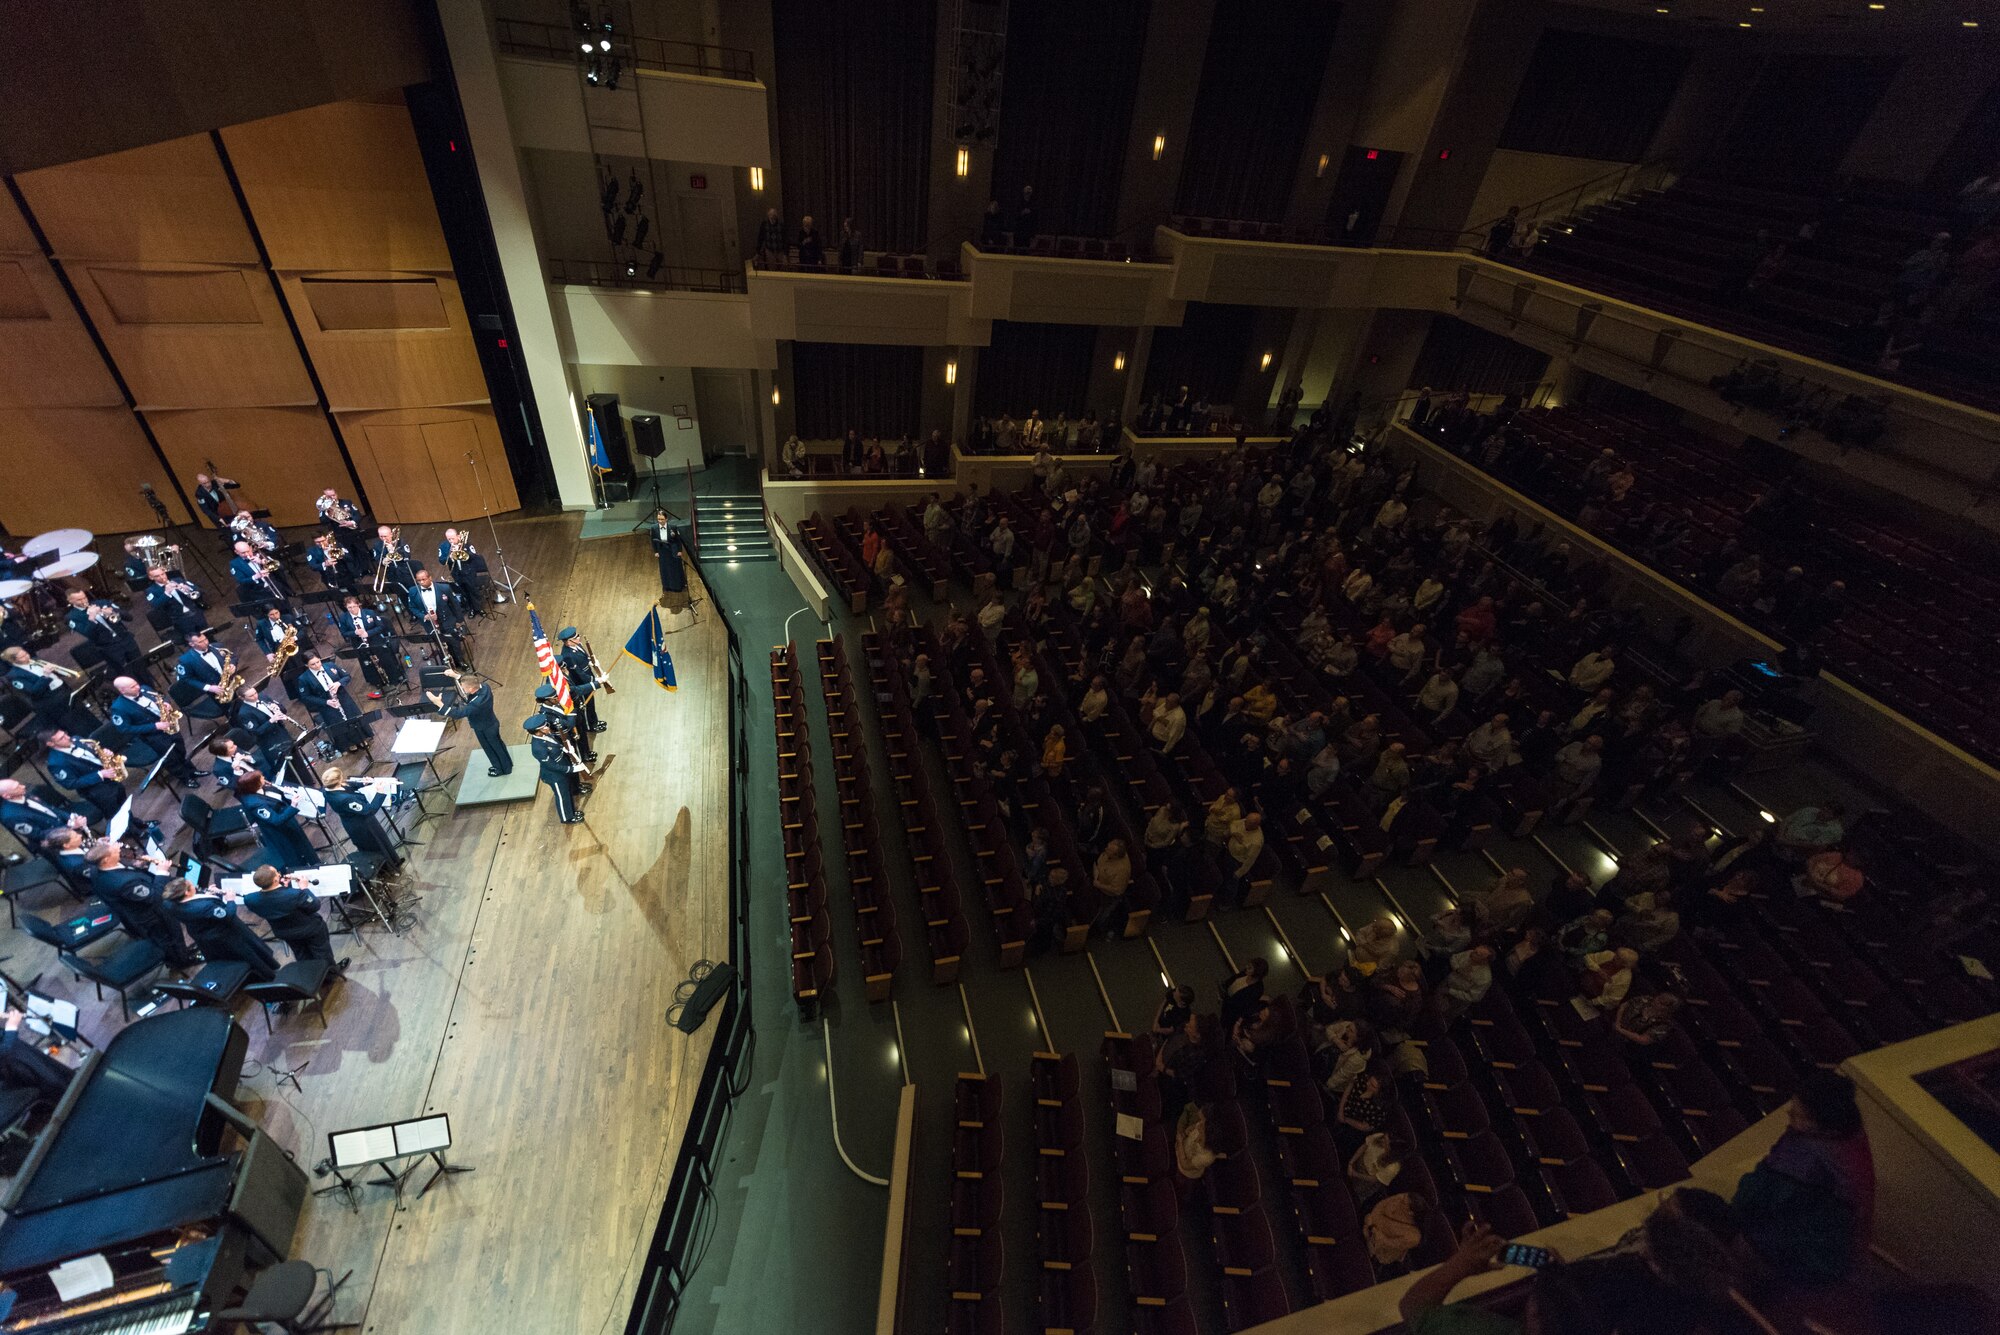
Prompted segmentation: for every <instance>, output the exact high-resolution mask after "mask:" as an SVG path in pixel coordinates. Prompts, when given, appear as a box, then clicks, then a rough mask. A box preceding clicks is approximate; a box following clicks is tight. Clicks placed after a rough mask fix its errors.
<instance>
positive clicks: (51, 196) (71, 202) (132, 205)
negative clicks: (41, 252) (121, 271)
mask: <svg viewBox="0 0 2000 1335" xmlns="http://www.w3.org/2000/svg"><path fill="white" fill-rule="evenodd" d="M18 184H19V185H20V187H21V193H22V194H23V195H25V196H26V197H27V200H28V207H29V208H30V209H32V210H34V214H35V221H36V222H38V223H40V224H41V228H42V234H43V235H44V236H46V237H48V239H49V248H50V249H51V250H53V251H54V252H55V254H56V258H57V259H60V260H64V261H68V260H149V261H158V260H179V261H184V262H187V263H207V264H255V263H257V244H256V242H255V241H253V240H252V239H251V236H250V229H249V227H248V226H247V225H245V223H244V221H243V210H242V209H241V208H240V207H238V205H237V203H236V193H235V191H233V190H231V189H230V188H229V177H228V176H227V175H226V174H225V173H224V172H223V169H222V159H221V158H220V157H219V156H218V155H217V154H216V151H215V143H214V141H213V140H211V139H210V138H209V137H208V136H207V135H205V134H200V135H189V136H187V137H185V138H181V139H170V140H167V141H166V142H165V143H160V144H152V145H149V146H148V147H146V148H135V149H131V150H129V151H127V152H124V153H110V154H107V155H105V156H104V157H101V158H90V159H87V160H85V161H82V162H71V163H65V164H64V165H63V166H60V167H45V168H43V169H42V170H41V171H32V172H24V173H22V175H21V176H20V178H19V182H18Z"/></svg>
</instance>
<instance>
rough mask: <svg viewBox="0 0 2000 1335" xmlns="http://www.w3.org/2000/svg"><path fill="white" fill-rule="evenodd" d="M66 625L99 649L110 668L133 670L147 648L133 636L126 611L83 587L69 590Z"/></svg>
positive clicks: (143, 657) (143, 659) (100, 654)
mask: <svg viewBox="0 0 2000 1335" xmlns="http://www.w3.org/2000/svg"><path fill="white" fill-rule="evenodd" d="M68 619H69V628H70V629H71V630H73V631H75V632H76V633H77V635H78V636H80V637H81V638H82V640H83V642H84V643H85V644H87V645H89V646H90V647H91V648H93V649H95V650H96V651H97V652H98V655H99V656H100V657H102V658H103V659H104V661H105V662H106V663H107V664H109V665H110V668H111V670H112V671H113V672H129V673H134V674H136V673H137V672H138V671H139V670H140V664H141V663H143V662H144V661H145V658H146V652H145V650H143V649H141V648H140V647H139V641H138V640H136V639H134V638H133V637H132V628H131V627H130V626H127V625H126V624H125V614H124V613H123V612H121V611H119V610H118V607H117V605H116V604H115V603H107V602H101V601H99V600H97V599H94V598H92V597H91V596H90V595H89V594H88V593H86V592H84V591H83V590H82V589H71V590H70V591H69V618H68Z"/></svg>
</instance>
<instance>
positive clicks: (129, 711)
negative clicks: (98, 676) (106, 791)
mask: <svg viewBox="0 0 2000 1335" xmlns="http://www.w3.org/2000/svg"><path fill="white" fill-rule="evenodd" d="M111 685H112V687H113V688H114V689H115V690H116V691H117V692H118V695H117V697H116V698H115V699H113V700H112V702H111V726H112V727H113V728H115V729H117V732H118V743H117V746H118V749H119V750H120V751H123V752H124V753H125V757H126V759H127V760H128V761H130V762H131V763H133V764H135V765H137V766H139V767H140V768H141V769H151V768H152V767H153V766H154V765H155V764H156V763H157V762H158V761H159V759H160V757H162V756H165V757H166V758H167V764H166V768H165V769H163V770H162V771H161V773H163V774H168V775H171V776H173V777H174V778H176V779H185V778H186V777H187V774H188V762H187V752H186V750H185V749H183V748H182V746H181V725H180V720H178V719H172V720H169V719H168V718H167V710H168V708H169V706H168V704H167V701H166V698H165V697H164V696H162V695H161V694H160V693H159V692H158V691H156V690H154V689H152V688H151V687H150V686H141V685H140V684H139V682H138V679H137V678H134V677H114V678H112V681H111Z"/></svg>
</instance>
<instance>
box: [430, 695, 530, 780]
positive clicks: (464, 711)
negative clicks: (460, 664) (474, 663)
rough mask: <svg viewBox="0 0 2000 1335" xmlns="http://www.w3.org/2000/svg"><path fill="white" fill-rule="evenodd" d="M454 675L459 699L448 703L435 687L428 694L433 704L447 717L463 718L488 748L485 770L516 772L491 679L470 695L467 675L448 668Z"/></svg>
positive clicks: (497, 774)
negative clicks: (502, 732) (495, 705)
mask: <svg viewBox="0 0 2000 1335" xmlns="http://www.w3.org/2000/svg"><path fill="white" fill-rule="evenodd" d="M446 671H447V672H448V673H449V675H450V677H451V679H452V680H453V681H454V682H457V683H458V702H457V703H456V704H452V705H447V704H445V702H444V697H443V696H441V695H439V694H438V693H437V692H436V691H429V692H426V694H427V695H428V696H429V697H430V702H431V705H432V707H433V708H435V709H436V710H437V711H438V712H439V713H441V714H443V715H444V716H445V717H446V718H462V719H464V720H465V723H466V726H467V727H469V728H471V729H472V735H473V736H474V737H477V738H478V739H479V748H480V750H482V751H484V752H486V772H487V773H488V774H490V775H492V776H493V777H494V778H496V779H497V778H499V777H500V776H501V775H503V774H512V773H513V772H514V757H513V756H511V755H509V754H508V753H507V744H506V743H505V742H503V741H501V740H500V720H498V719H497V718H495V717H494V716H493V686H492V684H491V683H490V682H484V681H482V682H480V683H479V687H478V689H477V690H475V691H473V692H472V693H471V694H470V695H468V694H466V691H465V678H464V677H463V676H462V675H461V674H460V673H458V672H455V671H451V670H450V669H446Z"/></svg>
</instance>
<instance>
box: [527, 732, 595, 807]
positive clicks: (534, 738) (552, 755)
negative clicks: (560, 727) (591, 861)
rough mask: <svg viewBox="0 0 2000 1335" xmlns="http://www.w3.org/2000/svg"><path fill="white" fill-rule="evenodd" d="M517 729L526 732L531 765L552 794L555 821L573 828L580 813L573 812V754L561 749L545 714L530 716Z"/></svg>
mask: <svg viewBox="0 0 2000 1335" xmlns="http://www.w3.org/2000/svg"><path fill="white" fill-rule="evenodd" d="M521 726H522V727H523V728H525V729H526V730H527V733H528V741H529V746H530V749H531V750H533V752H534V756H535V764H536V765H537V766H539V767H540V769H541V772H542V782H543V783H545V784H547V785H548V786H549V791H550V792H551V793H553V794H555V799H556V818H557V819H558V820H560V821H561V822H562V823H563V824H565V825H574V824H576V823H577V822H578V821H580V820H582V819H583V813H582V812H580V811H578V810H577V809H576V765H577V763H578V762H577V761H576V759H575V753H574V752H572V751H571V750H570V749H569V748H568V747H567V746H565V745H563V742H562V739H561V738H560V737H559V736H558V734H557V729H556V726H555V720H554V719H553V718H551V717H550V716H549V715H547V714H534V715H531V716H530V717H528V718H527V719H524V720H523V721H522V723H521Z"/></svg>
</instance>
